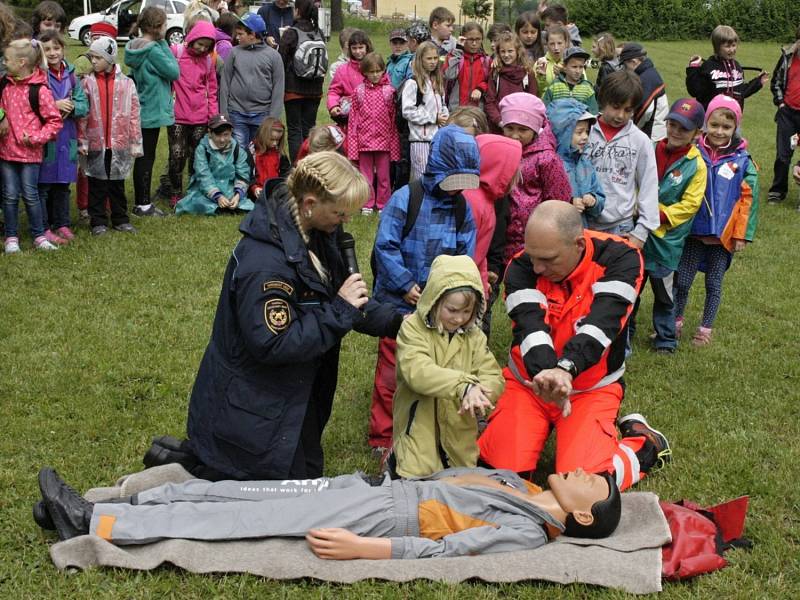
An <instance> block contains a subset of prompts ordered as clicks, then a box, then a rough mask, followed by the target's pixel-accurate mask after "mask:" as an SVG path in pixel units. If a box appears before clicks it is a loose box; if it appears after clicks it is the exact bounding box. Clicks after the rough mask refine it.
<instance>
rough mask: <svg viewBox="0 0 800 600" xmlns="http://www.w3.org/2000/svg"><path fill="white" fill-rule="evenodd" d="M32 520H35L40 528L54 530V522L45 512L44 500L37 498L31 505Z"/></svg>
mask: <svg viewBox="0 0 800 600" xmlns="http://www.w3.org/2000/svg"><path fill="white" fill-rule="evenodd" d="M33 520H34V521H36V524H37V525H38V526H39V527H41V528H42V529H46V530H48V531H55V530H56V526H55V523H53V519H52V518H50V513H49V512H47V506H46V505H45V503H44V500H39V501H38V502H36V503H35V504H34V505H33Z"/></svg>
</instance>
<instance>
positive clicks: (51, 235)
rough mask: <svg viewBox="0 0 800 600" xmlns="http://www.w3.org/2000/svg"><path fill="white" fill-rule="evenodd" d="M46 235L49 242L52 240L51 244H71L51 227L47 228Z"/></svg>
mask: <svg viewBox="0 0 800 600" xmlns="http://www.w3.org/2000/svg"><path fill="white" fill-rule="evenodd" d="M44 237H45V239H46V240H47V241H48V242H50V243H51V244H56V245H57V246H63V245H65V244H69V242H68V241H67V240H65V239H64V238H62V237H59V236H57V235H56V234H55V233H53V232H52V231H50V230H49V229H47V230H45V232H44Z"/></svg>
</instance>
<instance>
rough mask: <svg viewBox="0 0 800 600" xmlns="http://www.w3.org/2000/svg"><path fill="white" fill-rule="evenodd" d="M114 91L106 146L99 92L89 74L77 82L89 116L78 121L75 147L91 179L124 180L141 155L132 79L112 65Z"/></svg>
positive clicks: (139, 125)
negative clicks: (108, 153) (108, 162)
mask: <svg viewBox="0 0 800 600" xmlns="http://www.w3.org/2000/svg"><path fill="white" fill-rule="evenodd" d="M114 69H115V70H114V92H113V101H112V102H111V144H110V146H111V147H110V148H108V147H107V146H106V136H105V133H104V128H103V126H104V123H103V112H104V110H103V109H102V108H101V106H100V89H99V87H98V85H97V78H96V76H95V74H94V73H90V74H89V75H87V76H86V77H84V78H83V79H82V80H81V84H82V85H83V89H84V91H85V92H86V96H87V97H88V98H89V114H88V115H87V117H86V118H85V119H81V120H80V121H78V148H80V149H81V150H85V151H86V152H87V154H86V156H82V157H81V165H82V166H83V170H84V172H85V173H86V175H88V176H89V177H94V178H95V179H113V180H119V179H125V178H126V177H128V175H129V174H130V172H131V168H132V167H133V161H134V159H136V158H138V157H140V156H142V126H141V121H140V120H139V96H138V95H137V94H136V86H135V85H134V84H133V80H132V79H131V78H130V77H128V76H127V75H124V74H123V73H122V70H121V69H120V68H119V65H115V66H114ZM109 149H110V150H111V173H110V174H108V173H106V167H105V158H104V155H105V151H106V150H109Z"/></svg>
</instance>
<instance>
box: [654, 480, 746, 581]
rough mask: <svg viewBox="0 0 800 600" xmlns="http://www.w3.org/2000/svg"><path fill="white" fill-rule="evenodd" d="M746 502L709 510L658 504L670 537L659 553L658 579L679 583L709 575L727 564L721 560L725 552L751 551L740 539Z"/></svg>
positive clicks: (687, 504) (688, 504)
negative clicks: (670, 540) (659, 576)
mask: <svg viewBox="0 0 800 600" xmlns="http://www.w3.org/2000/svg"><path fill="white" fill-rule="evenodd" d="M748 502H749V498H748V497H747V496H742V497H740V498H737V499H736V500H731V501H729V502H724V503H722V504H718V505H716V506H712V507H709V508H701V507H700V506H698V505H697V504H695V503H694V502H691V501H689V500H681V501H680V502H676V503H672V502H661V503H660V504H661V510H663V511H664V516H665V517H667V522H668V523H669V529H670V532H671V533H672V542H671V543H670V544H667V545H665V546H664V547H663V549H662V551H661V556H662V564H661V576H662V577H663V578H664V579H666V580H669V581H679V580H681V579H690V578H691V577H694V576H696V575H701V574H703V573H710V572H712V571H716V570H718V569H721V568H722V567H724V566H725V565H727V564H728V562H727V561H726V560H725V558H724V557H723V556H722V554H723V552H725V550H727V549H728V548H732V547H744V548H749V547H751V546H752V543H751V542H750V541H749V540H747V539H745V538H743V537H742V532H743V531H744V520H745V516H746V515H747V504H748Z"/></svg>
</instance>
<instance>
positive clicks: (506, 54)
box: [497, 42, 517, 65]
mask: <svg viewBox="0 0 800 600" xmlns="http://www.w3.org/2000/svg"><path fill="white" fill-rule="evenodd" d="M497 53H498V54H499V55H500V62H502V63H503V64H504V65H513V64H514V63H515V62H516V61H517V49H516V48H515V47H514V44H513V43H511V42H508V43H505V44H498V46H497Z"/></svg>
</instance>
